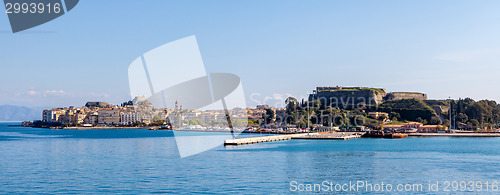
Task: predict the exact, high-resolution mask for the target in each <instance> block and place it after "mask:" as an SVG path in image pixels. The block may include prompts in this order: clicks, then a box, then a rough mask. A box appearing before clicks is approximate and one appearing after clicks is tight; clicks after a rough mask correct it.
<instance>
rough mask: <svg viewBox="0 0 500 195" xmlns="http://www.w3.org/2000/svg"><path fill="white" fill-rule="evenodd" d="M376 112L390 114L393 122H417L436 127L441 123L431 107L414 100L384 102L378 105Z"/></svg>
mask: <svg viewBox="0 0 500 195" xmlns="http://www.w3.org/2000/svg"><path fill="white" fill-rule="evenodd" d="M377 111H381V112H387V113H391V115H393V116H392V118H391V119H393V120H395V119H396V120H399V121H418V122H422V123H430V124H433V125H438V124H440V122H441V120H440V119H439V117H438V116H437V115H436V113H435V112H434V110H433V109H432V108H431V107H429V106H428V105H427V104H425V103H424V102H423V101H420V100H416V99H403V100H396V101H386V102H384V103H382V104H380V106H379V107H378V109H377ZM393 113H397V114H393ZM394 117H395V119H394Z"/></svg>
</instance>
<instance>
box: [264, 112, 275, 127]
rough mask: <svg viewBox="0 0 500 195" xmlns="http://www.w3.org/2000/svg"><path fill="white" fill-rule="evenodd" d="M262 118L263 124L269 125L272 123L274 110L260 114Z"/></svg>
mask: <svg viewBox="0 0 500 195" xmlns="http://www.w3.org/2000/svg"><path fill="white" fill-rule="evenodd" d="M262 118H263V119H264V124H269V123H271V122H273V119H274V110H273V109H270V108H267V109H266V113H262Z"/></svg>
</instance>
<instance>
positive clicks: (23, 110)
mask: <svg viewBox="0 0 500 195" xmlns="http://www.w3.org/2000/svg"><path fill="white" fill-rule="evenodd" d="M42 111H43V108H28V107H25V106H11V105H3V106H0V121H33V120H41V119H42Z"/></svg>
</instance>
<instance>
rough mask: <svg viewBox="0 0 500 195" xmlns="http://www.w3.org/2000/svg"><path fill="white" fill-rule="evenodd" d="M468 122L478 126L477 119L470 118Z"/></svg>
mask: <svg viewBox="0 0 500 195" xmlns="http://www.w3.org/2000/svg"><path fill="white" fill-rule="evenodd" d="M470 123H471V124H472V126H474V127H476V128H478V127H479V121H478V120H477V119H471V120H470Z"/></svg>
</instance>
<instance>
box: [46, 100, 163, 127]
mask: <svg viewBox="0 0 500 195" xmlns="http://www.w3.org/2000/svg"><path fill="white" fill-rule="evenodd" d="M134 101H136V102H139V103H138V104H136V105H121V106H118V105H110V104H109V103H107V102H87V103H86V104H85V106H83V107H81V108H76V107H74V106H70V107H65V108H54V109H49V110H44V111H43V113H42V122H45V123H61V124H63V125H64V126H109V125H132V124H137V123H144V124H150V123H152V122H154V120H165V119H166V118H167V115H168V110H167V109H155V108H153V106H152V105H151V104H150V103H149V104H148V102H147V101H142V102H140V99H137V98H136V99H134Z"/></svg>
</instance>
